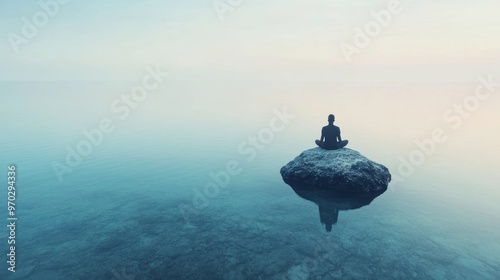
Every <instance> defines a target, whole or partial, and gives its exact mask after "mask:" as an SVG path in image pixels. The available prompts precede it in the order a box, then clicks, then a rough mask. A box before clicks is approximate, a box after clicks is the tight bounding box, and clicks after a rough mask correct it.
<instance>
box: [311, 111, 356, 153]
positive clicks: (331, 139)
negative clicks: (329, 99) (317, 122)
mask: <svg viewBox="0 0 500 280" xmlns="http://www.w3.org/2000/svg"><path fill="white" fill-rule="evenodd" d="M334 122H335V116H334V115H329V116H328V125H327V126H325V127H323V129H322V130H321V140H316V145H318V146H319V147H320V148H322V149H325V150H336V149H340V148H343V147H345V146H347V144H348V143H349V141H347V140H342V137H341V136H340V128H339V127H338V126H335V125H333V123H334Z"/></svg>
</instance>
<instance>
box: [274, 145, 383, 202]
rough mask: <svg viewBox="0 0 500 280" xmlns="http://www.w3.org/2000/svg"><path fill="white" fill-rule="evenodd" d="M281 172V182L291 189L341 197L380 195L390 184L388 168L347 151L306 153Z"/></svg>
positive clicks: (357, 153) (307, 151)
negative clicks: (318, 190) (340, 194)
mask: <svg viewBox="0 0 500 280" xmlns="http://www.w3.org/2000/svg"><path fill="white" fill-rule="evenodd" d="M280 172H281V176H282V177H283V180H284V181H285V182H286V183H287V184H289V185H291V186H296V187H297V186H298V187H314V188H320V189H328V190H332V191H336V192H338V193H344V194H360V195H365V194H366V195H373V194H381V193H383V192H385V191H386V190H387V186H388V185H389V182H390V181H391V174H390V172H389V170H388V169H387V167H385V166H383V165H381V164H378V163H376V162H373V161H371V160H369V159H367V158H366V157H364V156H363V155H362V154H360V153H359V152H357V151H355V150H352V149H347V148H342V149H338V150H331V151H329V150H324V149H321V148H314V149H310V150H306V151H304V152H302V153H301V154H300V155H299V156H298V157H296V158H295V159H294V160H292V161H291V162H289V163H288V164H287V165H285V166H283V167H282V168H281V171H280Z"/></svg>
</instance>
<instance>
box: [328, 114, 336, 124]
mask: <svg viewBox="0 0 500 280" xmlns="http://www.w3.org/2000/svg"><path fill="white" fill-rule="evenodd" d="M334 122H335V116H334V115H333V114H330V115H329V116H328V123H329V124H333V123H334Z"/></svg>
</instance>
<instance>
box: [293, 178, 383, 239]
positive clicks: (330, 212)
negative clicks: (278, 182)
mask: <svg viewBox="0 0 500 280" xmlns="http://www.w3.org/2000/svg"><path fill="white" fill-rule="evenodd" d="M291 187H292V188H293V190H294V191H295V193H296V194H297V195H299V196H300V197H302V198H303V199H306V200H309V201H312V202H314V203H316V204H317V205H318V207H319V217H320V221H321V223H322V224H324V225H325V227H326V231H328V232H330V231H332V226H333V225H334V224H336V223H337V221H338V218H339V211H345V210H353V209H359V208H361V207H363V206H366V205H368V204H370V203H371V202H372V201H373V200H374V199H375V198H376V197H377V196H379V195H380V194H376V195H369V196H368V195H364V196H359V195H358V196H356V195H346V194H339V193H338V192H335V191H332V190H328V189H324V188H318V187H315V186H297V185H293V186H291Z"/></svg>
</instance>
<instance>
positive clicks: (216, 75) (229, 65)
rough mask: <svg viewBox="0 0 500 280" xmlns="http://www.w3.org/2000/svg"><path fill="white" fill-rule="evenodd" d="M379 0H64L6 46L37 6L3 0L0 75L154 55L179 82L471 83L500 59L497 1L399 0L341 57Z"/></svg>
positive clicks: (131, 70) (40, 73)
mask: <svg viewBox="0 0 500 280" xmlns="http://www.w3.org/2000/svg"><path fill="white" fill-rule="evenodd" d="M387 3H388V0H369V1H368V0H365V1H347V0H338V1H324V0H322V1H319V0H307V1H306V0H289V1H282V0H267V1H263V0H254V1H243V3H242V4H241V5H240V6H238V7H236V8H235V9H234V10H233V11H232V12H228V13H226V14H225V20H224V21H221V20H220V19H219V17H218V15H217V13H216V11H215V9H214V7H213V2H212V1H211V0H203V1H201V0H183V1H171V0H170V1H160V0H145V1H140V2H139V1H131V0H125V1H124V0H120V1H117V0H109V1H98V0H88V1H77V0H73V1H70V2H69V3H68V4H66V5H64V6H61V8H60V12H59V13H58V14H57V15H56V16H55V17H54V18H51V19H50V21H49V23H48V25H47V26H45V27H43V28H41V29H40V31H39V33H38V34H37V36H36V37H34V38H33V39H31V40H30V42H29V43H28V44H27V45H24V46H21V51H20V52H19V53H17V54H16V53H15V52H14V51H13V49H12V48H11V46H10V42H9V39H8V34H9V33H11V32H15V33H18V34H19V33H20V30H21V26H22V18H23V17H27V18H32V16H33V14H34V13H36V12H37V11H39V10H41V8H40V7H39V5H38V4H37V3H36V1H29V2H28V1H6V0H2V1H1V4H0V5H1V9H0V34H1V35H2V37H1V38H2V39H1V41H0V79H1V80H134V79H137V78H138V77H140V76H141V75H142V73H143V71H144V67H145V66H146V65H149V64H161V65H163V66H164V67H165V68H166V69H169V71H171V72H172V73H173V74H175V75H174V76H175V77H176V79H180V80H231V81H235V80H260V81H280V80H284V81H296V80H305V81H308V80H312V81H315V80H321V81H415V82H421V81H475V80H476V78H477V76H478V75H479V74H484V75H486V74H487V73H495V71H497V70H498V65H499V63H500V52H498V50H499V49H500V36H498V30H499V27H500V17H499V16H498V11H500V2H499V1H496V0H478V1H456V0H454V1H450V0H437V1H436V0H421V1H408V0H402V1H401V3H402V6H403V7H404V10H403V12H402V13H401V14H399V15H395V16H394V17H393V19H392V22H391V24H390V25H389V26H388V27H387V28H386V29H385V30H383V31H382V33H381V34H380V35H379V36H377V37H375V38H374V39H373V41H372V42H371V44H370V45H369V46H368V47H367V48H365V49H363V50H362V52H361V54H359V55H355V56H354V57H353V61H352V63H351V64H348V63H347V62H346V60H345V58H344V56H343V55H342V53H341V51H340V49H339V44H340V43H341V42H346V43H352V42H353V36H354V28H355V27H363V26H364V25H365V24H366V23H368V22H369V21H371V20H372V16H371V14H370V13H371V12H372V11H379V10H382V9H385V8H386V7H387Z"/></svg>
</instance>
